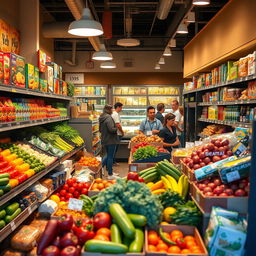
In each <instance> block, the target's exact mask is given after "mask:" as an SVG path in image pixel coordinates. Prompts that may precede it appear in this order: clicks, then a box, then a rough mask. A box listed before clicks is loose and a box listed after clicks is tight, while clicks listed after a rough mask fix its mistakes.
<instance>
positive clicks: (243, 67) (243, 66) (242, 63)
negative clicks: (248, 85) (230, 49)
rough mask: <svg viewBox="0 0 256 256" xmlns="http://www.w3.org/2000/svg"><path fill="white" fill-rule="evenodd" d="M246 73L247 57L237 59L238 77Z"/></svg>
mask: <svg viewBox="0 0 256 256" xmlns="http://www.w3.org/2000/svg"><path fill="white" fill-rule="evenodd" d="M247 75H248V57H244V58H241V59H239V61H238V77H245V76H247Z"/></svg>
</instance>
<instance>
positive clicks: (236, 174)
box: [226, 171, 241, 182]
mask: <svg viewBox="0 0 256 256" xmlns="http://www.w3.org/2000/svg"><path fill="white" fill-rule="evenodd" d="M226 176H227V181H228V182H232V181H234V180H239V179H240V178H241V177H240V174H239V172H238V171H234V172H230V173H227V174H226Z"/></svg>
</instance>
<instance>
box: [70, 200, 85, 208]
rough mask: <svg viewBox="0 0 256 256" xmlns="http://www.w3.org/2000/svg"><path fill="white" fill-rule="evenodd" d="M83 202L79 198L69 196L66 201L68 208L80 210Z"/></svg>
mask: <svg viewBox="0 0 256 256" xmlns="http://www.w3.org/2000/svg"><path fill="white" fill-rule="evenodd" d="M83 204H84V202H83V201H82V200H79V199H75V198H70V199H69V201H68V209H70V210H73V211H82V208H83Z"/></svg>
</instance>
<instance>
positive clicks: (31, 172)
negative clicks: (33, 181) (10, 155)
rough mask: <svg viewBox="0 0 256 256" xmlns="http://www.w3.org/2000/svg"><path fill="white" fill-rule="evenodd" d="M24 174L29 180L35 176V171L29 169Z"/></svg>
mask: <svg viewBox="0 0 256 256" xmlns="http://www.w3.org/2000/svg"><path fill="white" fill-rule="evenodd" d="M24 173H25V174H27V175H28V177H29V178H30V177H31V176H33V175H34V174H35V171H34V170H33V169H29V170H27V171H25V172H24Z"/></svg>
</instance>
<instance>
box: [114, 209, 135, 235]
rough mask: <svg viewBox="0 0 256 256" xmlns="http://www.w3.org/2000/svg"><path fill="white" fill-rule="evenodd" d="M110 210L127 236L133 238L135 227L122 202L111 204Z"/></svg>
mask: <svg viewBox="0 0 256 256" xmlns="http://www.w3.org/2000/svg"><path fill="white" fill-rule="evenodd" d="M109 212H110V214H111V216H112V217H113V219H114V220H115V221H116V223H117V225H118V226H119V228H120V229H121V230H122V232H123V233H124V235H125V236H127V237H129V238H131V239H133V238H134V236H135V227H134V225H133V224H132V222H131V220H130V219H129V217H128V216H127V213H126V212H125V211H124V209H123V207H122V206H121V205H120V204H111V205H110V206H109Z"/></svg>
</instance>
